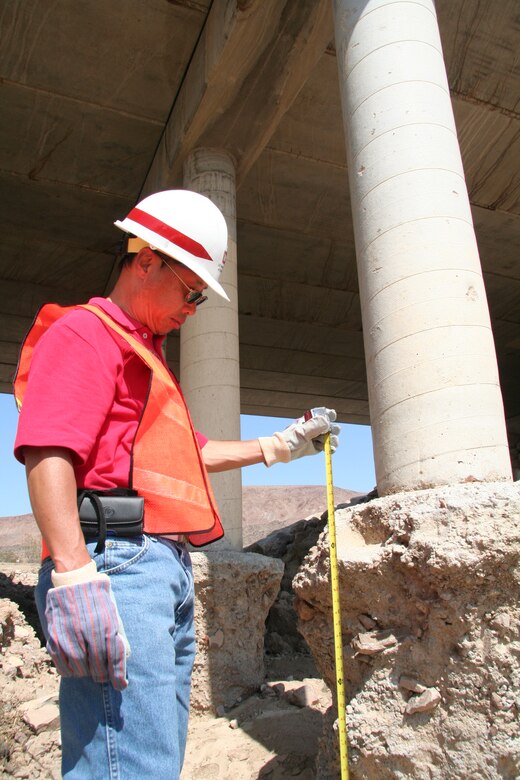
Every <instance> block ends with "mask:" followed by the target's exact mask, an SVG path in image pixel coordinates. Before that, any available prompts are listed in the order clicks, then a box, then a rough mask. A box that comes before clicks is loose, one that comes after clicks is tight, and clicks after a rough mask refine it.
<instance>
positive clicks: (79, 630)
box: [45, 561, 130, 691]
mask: <svg viewBox="0 0 520 780" xmlns="http://www.w3.org/2000/svg"><path fill="white" fill-rule="evenodd" d="M52 583H53V585H54V586H55V587H54V588H51V589H50V590H49V591H48V593H47V604H46V609H45V617H46V619H47V627H48V639H47V651H48V652H49V655H50V656H51V658H52V660H53V661H54V664H55V666H56V669H57V670H58V672H59V674H61V675H62V677H91V678H92V679H93V680H94V682H98V683H104V682H108V681H110V682H111V683H112V685H113V686H114V688H115V689H116V690H118V691H122V690H123V689H124V688H126V687H127V685H128V682H127V679H126V659H127V657H128V656H129V655H130V646H129V644H128V640H127V638H126V635H125V632H124V629H123V625H122V623H121V618H120V617H119V612H118V611H117V605H116V602H115V599H114V595H113V593H112V588H111V586H110V579H109V577H108V575H107V574H102V573H98V572H97V569H96V564H95V563H94V561H90V563H87V565H86V566H83V567H82V568H81V569H76V570H75V571H72V572H63V573H57V572H55V571H53V572H52Z"/></svg>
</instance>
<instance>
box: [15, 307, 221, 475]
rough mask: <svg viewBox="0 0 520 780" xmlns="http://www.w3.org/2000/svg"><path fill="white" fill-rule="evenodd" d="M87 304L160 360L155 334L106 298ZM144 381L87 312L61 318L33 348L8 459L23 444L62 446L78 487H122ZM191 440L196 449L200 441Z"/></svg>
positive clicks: (123, 348)
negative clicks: (15, 433) (68, 452)
mask: <svg viewBox="0 0 520 780" xmlns="http://www.w3.org/2000/svg"><path fill="white" fill-rule="evenodd" d="M89 303H91V304H95V305H97V306H99V307H100V308H101V309H103V311H105V312H106V313H107V314H109V315H110V316H111V317H112V318H113V319H114V320H115V321H116V322H117V323H118V324H119V325H121V326H122V327H123V328H125V330H127V331H128V332H129V333H131V334H132V335H133V336H134V337H136V338H138V339H139V340H140V341H141V342H142V343H143V344H145V345H146V346H147V347H148V348H149V349H152V350H153V351H154V352H155V353H156V354H157V355H159V357H160V358H161V360H162V361H163V363H165V361H164V358H163V356H162V351H161V344H162V341H163V338H164V337H162V336H155V335H154V334H153V333H152V332H151V331H150V330H149V329H148V328H146V327H144V326H143V325H142V324H141V323H139V322H137V321H136V320H133V319H132V318H131V317H129V316H128V315H127V314H126V313H125V312H124V311H122V310H121V309H120V308H119V307H118V306H116V305H115V304H114V303H111V302H110V301H107V300H106V298H92V299H91V300H90V301H89ZM165 365H166V363H165ZM149 381H150V369H149V368H148V367H147V366H146V365H145V364H144V363H143V361H142V360H141V359H140V358H139V357H138V356H137V355H136V354H135V352H133V350H132V348H131V347H130V345H129V344H127V343H126V342H123V340H122V339H120V338H118V337H117V335H116V334H113V333H111V332H109V331H108V329H107V328H106V327H105V326H104V325H103V323H102V322H101V320H100V319H99V318H98V317H96V316H95V314H92V312H89V311H87V310H86V309H75V310H73V311H71V312H69V313H68V314H65V315H64V316H63V317H62V318H61V319H60V320H58V321H57V322H56V323H55V324H54V325H53V326H52V327H51V328H49V330H48V331H47V332H46V333H45V334H44V335H43V336H42V337H41V339H40V341H39V342H38V344H37V346H36V348H35V350H34V355H33V359H32V362H31V368H30V373H29V382H28V385H27V390H26V393H25V398H24V401H23V406H22V410H21V412H20V419H19V423H18V431H17V435H16V441H15V449H14V454H15V457H16V458H17V459H18V460H19V461H21V462H22V463H23V462H24V453H23V448H24V447H26V446H32V447H66V448H67V449H69V450H70V451H71V453H72V458H73V463H74V469H75V474H76V481H77V484H78V486H79V487H90V488H92V489H93V490H107V489H109V488H113V487H128V478H129V474H130V453H131V449H132V443H133V440H134V437H135V434H136V431H137V426H138V424H139V420H140V418H141V414H142V411H143V408H144V404H145V400H146V396H147V392H148V384H149ZM197 437H198V440H199V445H200V446H201V447H203V446H204V445H205V443H206V442H207V438H206V437H205V436H203V435H202V434H197ZM174 446H175V442H172V447H174Z"/></svg>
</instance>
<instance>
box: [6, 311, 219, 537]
mask: <svg viewBox="0 0 520 780" xmlns="http://www.w3.org/2000/svg"><path fill="white" fill-rule="evenodd" d="M77 308H83V309H87V310H88V311H90V312H92V313H93V314H94V315H95V316H96V317H99V319H100V320H101V321H102V322H103V323H104V324H105V325H106V327H107V328H108V330H109V331H112V332H114V333H116V334H117V335H118V336H120V337H121V338H122V339H124V340H125V341H126V342H127V344H129V346H130V347H131V348H132V349H133V350H134V352H135V353H136V354H137V355H138V356H139V357H140V358H141V360H142V361H143V362H144V363H145V364H146V365H147V366H148V367H149V368H150V370H151V377H152V380H151V383H150V390H149V394H148V398H147V399H146V402H145V406H144V410H143V414H142V416H141V420H140V422H139V426H138V428H137V433H136V436H135V438H134V443H133V447H132V453H131V473H130V479H129V483H130V484H129V485H125V486H121V487H133V488H134V489H135V490H137V491H138V492H139V494H140V495H142V496H144V500H145V522H144V529H145V531H146V532H147V533H151V534H166V533H182V534H186V536H187V537H188V539H189V541H190V543H191V544H193V545H194V546H197V547H199V546H202V545H204V544H208V543H209V542H211V541H215V540H216V539H219V538H221V537H222V536H223V534H224V531H223V529H222V524H221V522H220V518H219V515H218V512H217V509H216V504H215V500H214V497H213V493H212V490H211V485H210V482H209V477H208V474H207V471H206V467H205V465H204V462H203V460H202V454H201V451H200V447H199V445H198V442H197V438H196V434H195V431H194V429H193V425H192V422H191V419H190V416H189V413H188V410H187V408H186V403H185V401H184V397H183V395H182V392H181V390H180V387H179V385H178V384H177V382H176V381H175V379H174V377H173V376H172V375H171V374H170V372H169V371H168V370H167V369H166V367H165V366H164V364H163V363H162V362H161V360H160V359H159V358H158V357H157V356H156V355H154V354H153V353H152V352H150V350H149V349H148V348H147V347H145V346H144V345H143V344H141V342H140V341H139V340H138V339H136V338H135V337H134V336H132V335H131V334H129V333H127V332H126V331H125V330H124V329H123V328H122V327H120V326H119V325H118V324H117V323H116V322H114V320H113V319H112V318H111V317H110V316H109V315H108V314H106V313H105V312H104V311H102V310H101V309H99V308H98V307H96V306H92V305H90V304H85V305H83V306H80V307H76V306H74V307H61V306H57V305H56V304H47V305H46V306H43V307H42V308H41V309H40V311H39V312H38V315H37V317H36V320H35V323H34V325H33V327H32V328H31V330H30V331H29V334H28V335H27V338H26V340H25V342H24V345H23V347H22V352H21V355H20V362H19V366H18V371H17V376H16V379H15V387H14V391H15V398H16V402H17V404H18V408H21V404H22V401H23V395H24V393H25V388H26V385H27V378H28V373H29V366H30V361H31V358H32V354H33V350H34V347H35V345H36V342H37V341H38V339H39V338H40V336H41V335H42V334H43V333H44V332H45V331H46V330H47V328H48V327H50V325H52V323H53V322H55V321H56V320H57V319H59V318H60V317H61V316H63V315H64V314H66V313H67V312H69V311H71V310H73V309H77ZM85 487H86V486H85Z"/></svg>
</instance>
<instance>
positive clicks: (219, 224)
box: [114, 190, 229, 301]
mask: <svg viewBox="0 0 520 780" xmlns="http://www.w3.org/2000/svg"><path fill="white" fill-rule="evenodd" d="M114 224H115V225H116V226H117V227H118V228H121V230H124V231H125V232H126V233H133V234H134V235H135V236H138V237H139V238H140V239H142V242H140V246H141V247H142V246H150V247H152V248H155V249H158V250H160V251H161V252H164V254H165V255H169V256H170V257H173V258H174V260H178V261H179V262H180V263H182V264H183V265H185V266H186V267H187V268H189V269H190V270H191V271H193V272H194V273H196V274H197V276H200V278H201V279H202V280H203V281H204V282H206V284H207V285H208V287H211V289H212V290H215V292H217V293H218V294H219V295H221V296H222V297H223V298H225V299H226V300H227V301H229V298H228V296H227V295H226V293H225V292H224V288H223V287H222V285H220V284H219V281H218V280H219V277H220V274H221V273H222V269H223V267H224V263H225V261H226V254H227V251H226V250H227V240H228V234H227V225H226V220H225V219H224V216H223V214H222V212H221V211H220V209H219V208H217V206H215V204H214V203H213V202H212V201H211V200H210V199H209V198H206V197H205V196H204V195H200V194H199V193H198V192H191V190H164V191H163V192H156V193H154V194H153V195H148V197H147V198H144V200H142V201H141V202H140V203H138V204H137V206H135V208H133V209H132V210H131V211H130V213H129V214H128V216H127V217H126V219H123V220H121V221H120V220H118V221H117V222H114Z"/></svg>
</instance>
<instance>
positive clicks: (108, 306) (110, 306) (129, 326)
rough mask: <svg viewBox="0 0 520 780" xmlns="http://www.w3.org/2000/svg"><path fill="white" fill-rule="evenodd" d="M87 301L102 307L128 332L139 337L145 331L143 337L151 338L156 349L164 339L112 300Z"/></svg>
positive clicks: (95, 299) (96, 299) (93, 299)
mask: <svg viewBox="0 0 520 780" xmlns="http://www.w3.org/2000/svg"><path fill="white" fill-rule="evenodd" d="M89 303H90V304H92V305H93V306H98V307H99V308H100V309H102V310H103V311H104V312H105V313H106V314H108V315H109V316H110V317H112V319H113V320H114V321H115V322H117V324H118V325H121V327H122V328H124V329H125V330H127V331H128V332H130V333H132V332H134V333H136V334H138V335H139V336H141V338H142V337H143V335H144V334H145V333H146V336H145V339H152V342H153V345H154V347H155V349H156V350H157V351H159V350H160V348H161V345H162V343H163V341H164V338H165V337H164V336H158V335H157V334H156V333H152V331H151V330H150V329H149V328H147V327H146V326H145V325H143V323H142V322H139V321H138V320H134V318H133V317H130V315H129V314H127V313H126V311H123V309H121V307H120V306H118V305H117V304H116V303H113V302H112V301H109V300H108V298H101V297H99V298H91V299H90V300H89Z"/></svg>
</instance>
